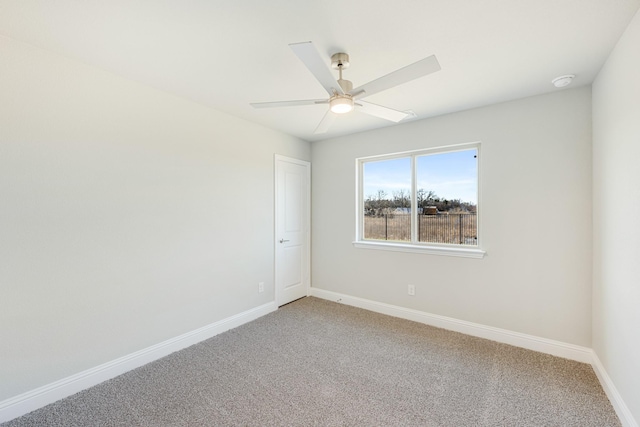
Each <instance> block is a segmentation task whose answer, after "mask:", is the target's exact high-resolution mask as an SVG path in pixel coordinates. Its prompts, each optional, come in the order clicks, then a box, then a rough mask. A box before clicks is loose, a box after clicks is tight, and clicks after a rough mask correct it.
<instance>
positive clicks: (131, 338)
mask: <svg viewBox="0 0 640 427" xmlns="http://www.w3.org/2000/svg"><path fill="white" fill-rule="evenodd" d="M0 76H2V78H0V343H1V344H0V359H1V363H0V401H2V400H3V399H6V398H9V397H12V396H15V395H17V394H20V393H22V392H26V391H29V390H32V389H34V388H36V387H38V386H42V385H45V384H48V383H50V382H52V381H55V380H58V379H61V378H64V377H66V376H68V375H71V374H75V373H77V372H79V371H82V370H84V369H88V368H92V367H94V366H97V365H99V364H101V363H105V362H108V361H111V360H113V359H116V358H118V357H120V356H124V355H127V354H129V353H132V352H134V351H137V350H140V349H143V348H146V347H148V346H151V345H153V344H157V343H159V342H161V341H163V340H166V339H169V338H173V337H175V336H178V335H180V334H183V333H185V332H188V331H192V330H194V329H196V328H199V327H201V326H204V325H207V324H210V323H212V322H215V321H218V320H220V319H224V318H226V317H228V316H231V315H234V314H237V313H239V312H242V311H244V310H248V309H250V308H253V307H257V306H259V305H261V304H265V303H267V302H269V301H272V300H273V298H274V292H273V259H274V253H273V156H274V153H279V154H283V155H287V156H291V157H297V158H301V159H305V160H309V155H310V148H309V144H308V143H307V142H304V141H301V140H298V139H296V138H293V137H290V136H286V135H284V134H281V133H278V132H275V131H272V130H269V129H267V128H264V127H262V126H259V125H255V124H252V123H249V122H246V121H243V120H240V119H237V118H234V117H231V116H228V115H226V114H223V113H220V112H217V111H214V110H211V109H208V108H205V107H203V106H201V105H198V104H194V103H191V102H188V101H185V100H183V99H180V98H177V97H174V96H172V95H169V94H167V93H163V92H159V91H156V90H154V89H152V88H149V87H146V86H143V85H140V84H137V83H135V82H131V81H128V80H125V79H122V78H119V77H118V76H115V75H112V74H109V73H106V72H102V71H100V70H97V69H95V68H92V67H89V66H85V65H83V64H80V63H76V62H72V61H69V60H66V59H64V58H61V57H57V56H55V55H51V54H48V53H46V52H43V51H41V50H38V49H35V48H33V47H30V46H28V45H25V44H21V43H18V42H15V41H12V40H10V39H7V38H4V37H0ZM203 90H206V88H203ZM259 281H264V282H265V283H266V292H264V293H262V294H259V293H258V292H257V291H258V282H259Z"/></svg>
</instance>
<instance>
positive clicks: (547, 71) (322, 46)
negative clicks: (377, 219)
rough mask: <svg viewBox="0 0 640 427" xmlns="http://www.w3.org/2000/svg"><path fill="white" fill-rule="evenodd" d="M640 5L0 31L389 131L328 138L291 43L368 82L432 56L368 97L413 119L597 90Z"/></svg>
mask: <svg viewBox="0 0 640 427" xmlns="http://www.w3.org/2000/svg"><path fill="white" fill-rule="evenodd" d="M639 7H640V0H482V1H477V0H396V1H390V0H342V1H336V0H316V1H311V0H269V1H265V0H181V1H177V0H175V1H168V0H164V1H160V0H147V1H143V0H109V1H105V0H101V1H94V0H91V1H89V0H58V1H51V0H12V1H8V0H0V34H2V35H5V36H8V37H11V38H13V39H16V40H18V41H22V42H26V43H29V44H32V45H34V46H38V47H40V48H43V49H46V50H49V51H53V52H56V53H59V54H61V55H64V56H66V57H69V58H73V59H76V60H79V61H82V62H84V63H88V64H91V65H94V66H96V67H100V68H102V69H105V70H109V71H111V72H114V73H116V74H119V75H122V76H125V77H127V78H131V79H133V80H137V81H139V82H142V83H144V84H148V85H150V86H153V87H156V88H158V89H161V90H164V91H167V92H171V93H174V94H176V95H179V96H183V97H186V98H190V99H192V100H194V101H197V102H199V103H202V104H205V105H208V106H211V107H213V108H216V109H219V110H222V111H226V112H228V113H230V114H233V115H236V116H239V117H242V118H245V119H248V120H251V121H253V122H257V123H261V124H263V125H265V126H269V127H272V128H274V129H279V130H281V131H283V132H286V133H289V134H292V135H296V136H298V137H300V138H303V139H306V140H310V141H314V140H319V139H324V138H327V137H333V136H337V135H344V134H349V133H354V132H360V131H363V130H367V129H374V128H379V127H383V126H390V125H393V124H392V123H390V122H386V121H384V120H382V119H378V118H375V117H370V116H367V115H364V114H362V113H358V112H354V113H349V114H347V115H344V116H340V117H339V118H338V120H336V122H335V123H334V125H333V126H332V128H331V129H330V130H329V132H328V133H327V134H325V135H322V136H318V135H314V134H313V131H314V129H315V127H316V125H317V124H318V122H319V121H320V120H321V118H322V117H323V115H324V113H325V111H326V108H327V107H326V105H313V106H303V107H289V108H281V109H260V110H255V109H253V108H252V107H250V106H249V102H263V101H280V100H297V99H310V98H326V92H325V91H324V89H323V88H322V86H320V84H319V83H318V82H317V81H316V80H315V79H314V77H313V76H312V75H311V74H310V73H309V71H308V70H307V69H306V68H305V66H304V65H303V64H302V63H301V62H300V60H299V59H298V58H297V57H296V56H295V55H294V54H293V52H292V51H291V50H290V48H289V47H288V44H289V43H294V42H302V41H309V40H310V41H313V43H314V44H315V46H316V48H317V49H318V51H319V52H320V53H321V54H322V55H323V56H326V58H327V67H328V66H329V57H330V55H331V54H333V53H335V52H339V51H341V52H346V53H348V54H349V55H350V57H351V67H350V68H349V69H348V70H347V71H346V72H345V78H346V79H349V80H351V81H353V83H354V86H359V85H361V84H363V83H366V82H368V81H370V80H373V79H375V78H377V77H380V76H382V75H384V74H387V73H389V72H391V71H393V70H395V69H397V68H401V67H403V66H405V65H408V64H410V63H413V62H415V61H417V60H420V59H422V58H424V57H427V56H429V55H432V54H435V55H436V56H437V58H438V60H439V61H440V65H441V66H442V70H441V71H439V72H437V73H434V74H431V75H429V76H426V77H422V78H420V79H418V80H414V81H412V82H409V83H407V84H404V85H402V86H398V87H396V88H393V89H390V90H388V91H385V92H382V93H379V94H376V95H373V96H371V97H368V98H367V101H370V102H374V103H377V104H381V105H385V106H388V107H391V108H395V109H397V110H413V111H414V112H415V113H416V114H417V118H416V119H421V118H426V117H432V116H436V115H441V114H444V113H449V112H453V111H459V110H464V109H468V108H472V107H477V106H482V105H487V104H493V103H496V102H501V101H507V100H511V99H517V98H522V97H526V96H531V95H536V94H541V93H546V92H551V91H553V90H558V89H555V88H554V87H553V86H552V85H551V83H550V81H551V79H552V78H554V77H556V76H559V75H562V74H576V75H577V77H576V79H575V81H574V83H573V85H572V86H570V87H574V86H579V85H586V84H589V83H591V82H592V81H593V79H594V77H595V76H596V75H597V73H598V71H599V70H600V67H601V66H602V64H603V63H604V61H605V60H606V58H607V56H608V54H609V52H610V51H611V49H612V48H613V46H614V45H615V43H616V42H617V40H618V38H619V37H620V35H621V34H622V32H623V31H624V29H625V28H626V26H627V24H628V23H629V21H630V20H631V18H632V17H633V15H634V13H635V12H636V11H637V10H638V8H639Z"/></svg>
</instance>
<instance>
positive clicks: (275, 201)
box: [273, 154, 311, 307]
mask: <svg viewBox="0 0 640 427" xmlns="http://www.w3.org/2000/svg"><path fill="white" fill-rule="evenodd" d="M280 162H287V163H294V164H297V165H300V166H304V167H305V168H306V170H307V173H306V180H307V182H306V184H307V185H306V186H307V195H306V200H305V201H304V203H305V205H306V212H307V215H306V218H304V220H305V222H306V227H307V230H306V232H305V241H306V244H305V249H304V256H305V260H306V263H307V271H306V277H305V278H304V279H305V283H306V294H307V296H309V294H310V290H311V289H310V288H311V162H308V161H306V160H300V159H295V158H293V157H287V156H283V155H280V154H275V155H274V158H273V163H274V168H273V189H274V191H273V195H274V197H273V212H274V213H273V261H274V263H273V272H274V273H273V285H274V286H273V288H274V300H275V303H276V305H277V306H278V307H279V306H280V300H279V297H280V286H279V280H278V279H279V271H278V234H279V230H278V214H279V211H278V206H279V205H278V201H279V194H278V174H279V172H280Z"/></svg>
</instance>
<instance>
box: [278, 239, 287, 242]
mask: <svg viewBox="0 0 640 427" xmlns="http://www.w3.org/2000/svg"><path fill="white" fill-rule="evenodd" d="M284 242H288V240H285V239H280V243H284Z"/></svg>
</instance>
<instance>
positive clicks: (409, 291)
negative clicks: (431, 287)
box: [407, 285, 416, 295]
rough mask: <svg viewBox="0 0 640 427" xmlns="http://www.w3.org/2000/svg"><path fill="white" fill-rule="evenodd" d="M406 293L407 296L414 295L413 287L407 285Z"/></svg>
mask: <svg viewBox="0 0 640 427" xmlns="http://www.w3.org/2000/svg"><path fill="white" fill-rule="evenodd" d="M407 293H408V294H409V295H415V294H416V287H415V285H407Z"/></svg>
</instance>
